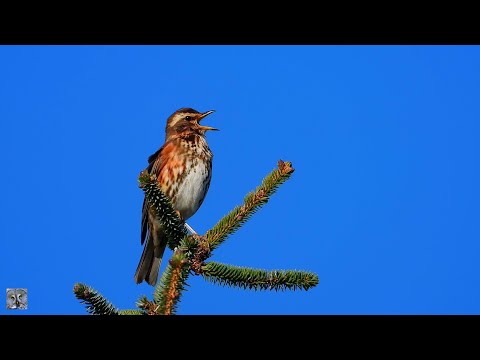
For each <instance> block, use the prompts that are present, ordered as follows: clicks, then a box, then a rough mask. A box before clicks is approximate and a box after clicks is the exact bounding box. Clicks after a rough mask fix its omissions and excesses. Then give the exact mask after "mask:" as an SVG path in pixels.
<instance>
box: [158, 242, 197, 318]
mask: <svg viewBox="0 0 480 360" xmlns="http://www.w3.org/2000/svg"><path fill="white" fill-rule="evenodd" d="M189 269H190V266H189V261H188V259H187V257H186V256H185V255H184V254H183V253H182V251H180V250H177V251H175V253H174V254H173V256H172V258H171V259H170V260H169V264H168V265H167V268H166V269H165V270H164V272H163V274H162V277H161V278H160V282H159V284H158V285H157V286H156V288H155V291H154V293H153V298H154V302H155V304H156V306H157V308H156V310H155V312H156V313H157V314H163V315H172V314H174V313H175V311H176V309H177V305H178V302H179V301H180V296H181V294H182V291H183V290H184V289H185V285H186V280H187V278H188V274H189Z"/></svg>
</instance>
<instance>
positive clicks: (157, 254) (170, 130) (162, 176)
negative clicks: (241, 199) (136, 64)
mask: <svg viewBox="0 0 480 360" xmlns="http://www.w3.org/2000/svg"><path fill="white" fill-rule="evenodd" d="M214 111H215V110H209V111H206V112H204V113H200V112H198V111H197V110H194V109H192V108H181V109H178V110H177V111H175V112H174V113H173V114H172V115H170V117H169V118H168V119H167V126H166V136H165V143H164V144H163V146H162V147H161V148H160V149H158V150H157V152H155V153H154V154H153V155H151V156H150V157H149V158H148V166H147V168H146V170H147V171H148V172H149V173H150V174H152V175H155V176H156V178H157V182H158V185H159V187H160V189H161V190H162V191H163V193H164V194H165V195H166V196H168V198H169V199H170V200H171V202H172V205H173V207H174V209H175V210H176V211H177V213H178V214H179V215H180V217H181V218H182V220H183V221H186V220H188V219H189V218H190V217H191V216H193V214H195V213H196V212H197V210H198V209H199V207H200V206H201V205H202V203H203V200H204V199H205V196H206V195H207V192H208V188H209V187H210V180H211V178H212V158H213V154H212V151H211V150H210V148H209V147H208V144H207V140H206V138H205V133H206V132H207V131H209V130H218V129H216V128H213V127H210V126H204V125H200V121H201V120H203V119H204V118H205V117H206V116H208V115H210V114H211V113H213V112H214ZM185 226H186V227H187V229H188V230H189V231H190V232H193V233H195V232H194V230H193V229H192V228H191V227H190V226H188V224H187V223H186V222H185ZM140 239H141V243H142V244H144V243H145V245H144V248H143V253H142V257H141V258H140V262H139V264H138V267H137V271H136V272H135V276H134V278H135V282H136V283H137V284H140V283H141V282H142V281H146V282H147V283H148V284H150V285H152V286H155V284H156V283H157V278H158V272H159V269H160V264H161V262H162V257H163V254H164V252H165V247H166V246H167V239H166V236H165V234H164V232H163V230H162V224H161V223H160V222H159V221H158V220H157V219H156V216H155V212H154V210H153V209H152V208H151V207H149V205H148V201H147V199H146V198H144V200H143V207H142V224H141V237H140Z"/></svg>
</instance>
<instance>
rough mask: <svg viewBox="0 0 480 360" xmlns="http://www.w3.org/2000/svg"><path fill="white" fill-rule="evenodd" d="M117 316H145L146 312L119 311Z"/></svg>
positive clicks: (135, 310)
mask: <svg viewBox="0 0 480 360" xmlns="http://www.w3.org/2000/svg"><path fill="white" fill-rule="evenodd" d="M118 315H146V312H145V311H143V310H138V309H127V310H119V311H118Z"/></svg>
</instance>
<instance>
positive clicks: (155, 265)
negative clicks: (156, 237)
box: [134, 235, 167, 286]
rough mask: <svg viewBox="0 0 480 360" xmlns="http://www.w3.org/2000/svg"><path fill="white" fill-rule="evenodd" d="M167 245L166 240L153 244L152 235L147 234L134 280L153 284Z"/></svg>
mask: <svg viewBox="0 0 480 360" xmlns="http://www.w3.org/2000/svg"><path fill="white" fill-rule="evenodd" d="M166 246H167V242H166V241H161V242H160V243H159V245H158V246H155V245H154V241H153V237H152V236H151V235H150V236H148V239H147V242H146V244H145V247H144V248H143V253H142V257H141V258H140V262H139V263H138V266H137V271H135V276H134V278H135V282H136V283H137V284H140V283H141V282H142V281H144V280H145V281H146V282H147V283H148V284H149V285H152V286H155V285H156V283H157V278H158V271H159V270H160V264H161V263H162V258H163V253H164V252H165V247H166Z"/></svg>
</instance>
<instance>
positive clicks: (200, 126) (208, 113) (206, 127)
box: [198, 110, 218, 131]
mask: <svg viewBox="0 0 480 360" xmlns="http://www.w3.org/2000/svg"><path fill="white" fill-rule="evenodd" d="M213 112H215V110H209V111H206V112H204V113H203V114H202V115H200V117H199V118H198V121H199V122H200V120H202V119H203V118H204V117H207V116H208V115H210V114H211V113H213ZM198 128H199V129H200V130H203V131H207V130H217V131H218V129H216V128H213V127H210V126H203V125H198Z"/></svg>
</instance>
